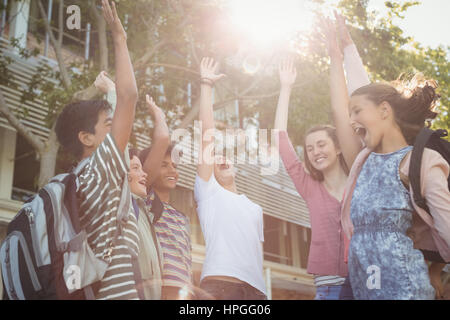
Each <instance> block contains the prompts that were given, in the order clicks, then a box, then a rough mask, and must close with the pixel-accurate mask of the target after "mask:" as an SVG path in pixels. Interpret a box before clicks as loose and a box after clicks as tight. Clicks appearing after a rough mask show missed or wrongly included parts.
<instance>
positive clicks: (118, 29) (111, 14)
mask: <svg viewBox="0 0 450 320" xmlns="http://www.w3.org/2000/svg"><path fill="white" fill-rule="evenodd" d="M102 7H103V17H104V18H105V21H106V23H107V24H108V26H109V27H110V28H111V31H112V34H113V38H118V37H124V38H125V39H126V38H127V33H126V32H125V29H124V28H123V26H122V22H120V19H119V16H118V15H117V10H116V4H115V3H114V1H113V2H112V8H111V6H110V5H109V0H102Z"/></svg>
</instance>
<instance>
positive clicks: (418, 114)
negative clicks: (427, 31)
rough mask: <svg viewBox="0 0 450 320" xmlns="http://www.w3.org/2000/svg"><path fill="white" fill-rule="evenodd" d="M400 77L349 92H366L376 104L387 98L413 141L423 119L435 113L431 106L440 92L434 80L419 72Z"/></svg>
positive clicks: (402, 127)
mask: <svg viewBox="0 0 450 320" xmlns="http://www.w3.org/2000/svg"><path fill="white" fill-rule="evenodd" d="M401 77H402V76H400V77H399V79H397V80H396V81H394V82H392V85H391V84H384V83H373V84H369V85H367V86H364V87H361V88H359V89H357V90H356V91H355V92H353V94H352V96H358V95H365V96H367V98H368V99H369V100H371V101H372V102H374V103H375V104H377V105H379V104H381V103H382V102H384V101H386V102H388V103H389V105H390V106H391V107H392V109H393V111H394V117H395V120H396V122H397V123H398V125H399V126H400V129H401V130H402V134H403V136H404V137H405V139H406V141H407V142H408V143H409V144H413V143H414V140H415V138H416V136H417V134H418V133H419V131H420V130H421V129H422V128H423V127H424V126H425V121H426V120H431V119H434V118H435V117H436V115H437V113H436V112H434V111H433V110H434V108H435V106H436V102H437V100H438V99H439V97H440V96H439V95H438V94H437V93H436V88H437V83H436V81H434V80H425V79H424V78H423V75H422V74H416V75H415V76H414V77H413V78H412V79H411V80H409V81H405V80H401Z"/></svg>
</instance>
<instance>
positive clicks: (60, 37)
mask: <svg viewBox="0 0 450 320" xmlns="http://www.w3.org/2000/svg"><path fill="white" fill-rule="evenodd" d="M63 18H64V0H59V10H58V47H59V48H61V47H62V43H63V35H64V22H63Z"/></svg>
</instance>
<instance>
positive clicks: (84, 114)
mask: <svg viewBox="0 0 450 320" xmlns="http://www.w3.org/2000/svg"><path fill="white" fill-rule="evenodd" d="M109 110H111V105H110V104H109V103H108V101H106V100H84V101H78V102H73V103H69V104H68V105H66V106H65V107H64V109H63V110H62V112H61V113H60V114H59V116H58V119H57V120H56V126H55V132H56V136H57V137H58V141H59V143H60V144H61V145H62V146H63V148H64V149H65V150H66V151H67V152H69V153H71V154H72V155H74V156H75V157H76V158H77V159H79V158H81V156H82V155H83V144H82V143H81V141H80V139H79V138H78V133H80V132H81V131H86V132H90V133H93V134H95V126H96V124H97V122H98V117H99V114H100V112H101V111H109Z"/></svg>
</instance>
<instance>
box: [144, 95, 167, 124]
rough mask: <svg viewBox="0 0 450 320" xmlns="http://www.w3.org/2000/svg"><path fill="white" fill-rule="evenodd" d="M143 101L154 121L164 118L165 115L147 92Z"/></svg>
mask: <svg viewBox="0 0 450 320" xmlns="http://www.w3.org/2000/svg"><path fill="white" fill-rule="evenodd" d="M145 102H146V104H147V108H148V111H149V113H150V115H151V116H152V117H153V119H154V120H155V121H158V120H162V121H164V120H165V119H166V116H165V114H164V112H163V111H162V110H161V108H160V107H158V106H157V105H156V103H155V101H154V100H153V98H152V97H150V96H149V95H148V94H146V95H145Z"/></svg>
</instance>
